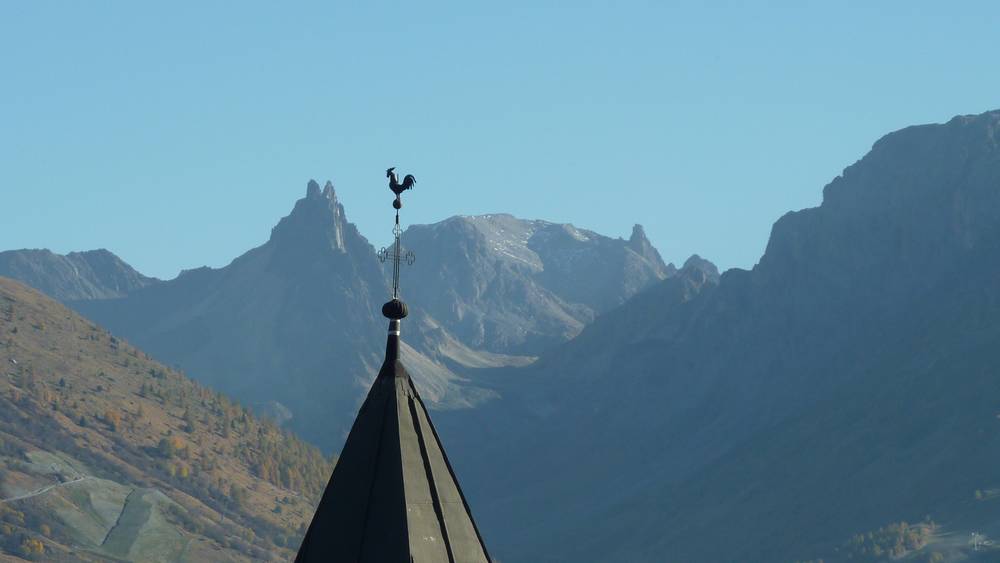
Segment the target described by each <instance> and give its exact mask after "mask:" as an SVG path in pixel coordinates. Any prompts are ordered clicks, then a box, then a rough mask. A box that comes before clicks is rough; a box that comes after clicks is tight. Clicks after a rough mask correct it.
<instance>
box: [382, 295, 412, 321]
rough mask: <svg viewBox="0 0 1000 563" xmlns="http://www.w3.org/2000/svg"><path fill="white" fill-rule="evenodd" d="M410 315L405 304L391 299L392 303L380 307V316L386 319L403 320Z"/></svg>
mask: <svg viewBox="0 0 1000 563" xmlns="http://www.w3.org/2000/svg"><path fill="white" fill-rule="evenodd" d="M409 314H410V310H409V308H407V306H406V303H403V302H402V301H400V300H399V299H393V300H392V301H390V302H388V303H386V304H385V305H382V316H384V317H385V318H387V319H397V320H399V319H403V318H406V315H409Z"/></svg>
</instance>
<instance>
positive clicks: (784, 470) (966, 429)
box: [437, 112, 1000, 562]
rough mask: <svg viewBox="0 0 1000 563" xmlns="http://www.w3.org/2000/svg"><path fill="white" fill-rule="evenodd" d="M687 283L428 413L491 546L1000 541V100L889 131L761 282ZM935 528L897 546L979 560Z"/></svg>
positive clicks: (727, 556)
mask: <svg viewBox="0 0 1000 563" xmlns="http://www.w3.org/2000/svg"><path fill="white" fill-rule="evenodd" d="M681 280H682V278H681V277H676V276H675V277H673V278H671V279H668V280H666V281H664V282H661V283H660V284H659V285H658V286H655V287H653V288H651V289H649V290H647V291H645V292H643V293H640V294H639V295H637V296H636V297H634V298H633V299H632V300H631V301H629V302H628V303H626V304H625V305H624V306H623V307H621V308H619V309H617V310H615V311H612V312H611V313H609V314H607V315H604V316H602V317H599V318H598V319H597V320H596V321H595V322H594V323H593V324H592V325H590V326H588V327H587V328H585V329H584V330H583V332H582V333H581V334H580V336H578V337H577V338H576V339H574V340H572V341H570V342H568V343H566V344H565V345H563V346H561V347H559V348H558V349H556V350H554V351H552V352H551V353H548V354H545V355H543V357H542V358H541V359H540V360H539V361H538V362H536V363H535V364H534V365H532V366H531V367H529V368H525V369H522V370H517V371H513V372H510V371H507V372H504V373H503V374H502V377H498V378H497V381H496V383H495V384H494V385H495V386H496V388H497V389H499V390H500V394H501V395H503V397H504V398H503V399H501V400H500V401H497V402H495V403H493V404H491V405H490V406H489V408H486V409H481V410H478V411H476V412H475V413H463V415H462V416H461V417H458V416H448V414H447V413H442V414H441V415H440V416H438V419H437V420H438V425H439V427H440V428H441V432H442V436H443V437H444V439H446V440H448V445H449V452H450V453H452V457H453V461H454V462H455V463H456V466H457V467H458V469H459V471H461V472H462V474H463V477H464V480H463V485H465V488H466V491H467V492H469V494H470V497H472V498H471V501H472V503H473V506H475V507H476V509H477V517H478V518H479V520H480V523H481V524H482V527H483V529H484V530H489V531H490V534H489V535H488V538H487V539H492V541H493V542H494V543H493V545H494V552H495V553H496V554H497V555H498V557H501V558H502V559H504V560H505V561H537V560H546V561H579V560H591V561H629V562H635V561H665V560H668V561H794V560H806V559H813V558H820V557H822V558H824V559H825V560H827V561H839V560H847V559H848V556H851V557H852V558H853V559H852V560H863V561H875V560H878V561H882V560H884V558H885V557H884V556H880V557H876V556H875V555H874V554H876V553H877V552H876V551H875V550H874V547H873V545H872V542H876V541H879V540H878V538H879V537H882V536H880V533H875V534H873V535H872V536H866V535H863V536H859V538H860V539H856V542H860V543H858V544H857V545H854V544H850V543H849V542H847V540H848V539H849V538H851V536H852V535H854V534H856V533H864V532H867V531H871V530H876V529H878V528H882V527H885V526H887V525H888V524H890V523H892V522H896V521H907V522H921V521H923V520H924V519H925V517H928V516H930V517H931V518H933V520H935V521H937V522H939V523H943V524H944V525H945V526H946V527H947V529H949V530H950V531H951V532H953V533H955V534H958V536H961V537H968V534H969V532H970V531H972V530H978V531H980V532H981V533H986V534H997V533H1000V504H998V500H997V497H996V495H995V494H994V493H992V492H989V491H995V490H996V488H997V486H998V485H1000V483H998V481H1000V478H998V477H997V474H996V468H997V467H998V466H1000V426H998V422H997V416H998V415H997V413H998V405H1000V403H998V400H1000V377H997V373H998V370H1000V345H998V342H1000V283H998V280H1000V112H992V113H988V114H984V115H980V116H970V117H958V118H955V119H953V120H951V121H949V122H948V123H947V124H944V125H925V126H919V127H910V128H907V129H903V130H901V131H898V132H895V133H892V134H890V135H887V136H886V137H884V138H883V139H881V140H879V141H878V142H877V143H875V145H874V146H873V148H872V150H871V152H870V153H869V154H868V155H867V156H865V157H864V158H863V159H862V160H860V161H859V162H857V163H856V164H854V165H852V166H850V167H848V168H847V169H846V170H844V173H843V175H842V176H840V177H838V178H836V179H835V180H834V181H833V182H831V183H830V184H829V185H828V186H827V187H826V188H825V189H824V193H823V203H822V205H821V206H820V207H817V208H813V209H806V210H803V211H799V212H795V213H789V214H787V215H785V216H784V217H782V218H781V219H780V220H779V221H778V222H777V223H775V225H774V228H773V231H772V234H771V238H770V241H769V244H768V246H767V250H766V252H765V254H764V256H763V257H762V258H761V260H760V263H759V264H758V265H757V266H755V267H754V269H753V270H752V271H745V270H730V271H728V272H726V273H724V274H723V275H722V277H721V280H720V281H719V283H718V285H712V284H707V285H706V286H705V287H704V288H703V289H702V290H701V291H698V292H692V291H689V290H688V289H687V288H686V287H685V284H689V283H690V282H688V281H684V282H682V281H681ZM484 381H485V380H484ZM505 404H506V406H505ZM514 408H516V409H518V410H517V411H516V412H517V416H511V415H510V414H509V413H508V412H505V410H510V409H514ZM512 458H516V461H512ZM977 490H978V491H979V493H976V491H977ZM974 493H975V494H974ZM899 529H903V528H902V527H895V528H891V529H890V528H883V532H884V534H886V535H892V534H891V533H890V532H887V531H886V530H897V531H898V530H899ZM909 529H910V530H912V528H909ZM922 529H923V530H929V529H930V527H929V526H928V527H925V528H922ZM958 536H956V537H958ZM895 541H896V540H892V541H890V542H889V544H888V545H889V547H886V546H881V547H880V549H881V550H883V553H886V554H888V553H890V551H887V550H890V549H897V548H896V545H895ZM931 541H932V543H931V544H930V545H928V546H925V547H921V546H922V543H921V541H919V538H918V539H917V540H914V541H913V542H912V544H911V543H908V542H909V540H908V539H906V538H902V539H900V540H899V546H900V547H899V548H898V550H899V553H903V552H908V551H912V550H914V549H916V550H919V551H921V553H922V554H921V555H920V557H923V558H924V559H920V560H936V559H930V556H931V554H932V552H934V551H939V552H941V553H942V554H945V555H947V560H949V561H950V560H956V561H957V560H964V559H963V558H966V557H971V556H972V555H974V554H973V553H972V552H971V550H965V548H964V547H963V545H964V544H962V542H957V543H956V542H951V543H949V542H950V540H948V536H941V537H932V538H931ZM852 546H853V547H852ZM862 550H867V551H865V553H864V554H863V553H862V552H861V551H862ZM991 553H992V554H993V556H994V557H995V555H996V553H995V552H991ZM897 555H898V553H897ZM990 560H992V559H990Z"/></svg>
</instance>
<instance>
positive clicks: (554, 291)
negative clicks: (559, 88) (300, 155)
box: [71, 182, 673, 448]
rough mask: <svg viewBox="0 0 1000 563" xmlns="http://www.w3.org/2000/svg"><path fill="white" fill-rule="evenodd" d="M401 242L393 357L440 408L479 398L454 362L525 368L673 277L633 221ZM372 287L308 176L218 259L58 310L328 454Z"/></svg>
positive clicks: (365, 250) (371, 266)
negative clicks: (240, 251)
mask: <svg viewBox="0 0 1000 563" xmlns="http://www.w3.org/2000/svg"><path fill="white" fill-rule="evenodd" d="M404 245H406V246H407V247H409V248H412V249H414V250H415V251H416V253H417V254H418V256H419V257H418V260H417V263H416V264H415V265H414V266H413V267H412V268H407V270H406V271H405V272H404V273H403V276H404V278H403V281H404V283H403V296H404V298H405V299H407V300H408V301H409V302H410V304H411V311H412V312H411V316H410V318H409V319H407V321H406V323H405V325H404V330H405V331H406V337H405V338H404V342H405V345H404V348H405V349H404V351H403V353H404V357H406V359H407V365H408V368H409V369H410V371H411V373H412V374H413V375H414V377H415V378H416V380H417V382H418V384H419V385H420V386H421V392H422V393H424V396H425V397H426V398H427V399H428V400H429V401H431V402H432V403H433V404H436V405H438V406H441V407H463V406H465V407H467V406H473V405H476V404H479V403H481V402H482V401H484V400H486V399H488V398H490V397H493V396H495V393H494V392H492V391H487V390H484V389H482V388H481V387H479V386H478V385H475V384H474V382H470V381H469V380H468V377H467V376H466V375H465V374H467V373H468V371H469V370H470V369H472V368H483V367H498V366H509V365H523V364H525V363H528V362H530V361H531V358H530V357H529V356H528V355H530V354H533V353H536V352H537V351H539V350H541V349H544V348H545V347H546V346H548V345H552V344H554V343H558V342H563V341H565V340H567V339H568V338H570V337H571V336H573V335H575V334H576V333H577V332H579V330H580V328H581V327H582V326H583V324H584V323H585V322H588V321H590V320H591V319H593V318H594V316H595V315H596V314H598V313H599V312H602V311H604V310H607V309H608V308H610V307H612V306H614V305H615V304H617V303H619V302H621V301H623V300H624V299H626V298H627V297H628V296H630V295H631V294H633V293H635V292H636V291H638V290H639V289H641V288H643V287H646V286H648V285H649V284H650V283H653V282H655V281H658V280H659V279H661V278H663V277H665V276H668V275H670V274H671V272H673V268H672V266H666V265H664V264H663V262H662V260H660V257H659V255H658V254H657V252H656V250H654V249H653V248H652V245H650V244H649V241H648V240H646V238H645V236H644V234H643V233H642V230H641V228H639V227H637V228H636V229H635V231H634V232H633V235H632V237H631V239H630V240H628V241H625V240H621V239H610V238H607V237H603V236H601V235H598V234H596V233H593V232H590V231H583V230H577V229H575V228H574V227H572V226H570V225H555V224H551V223H547V222H544V221H522V220H518V219H515V218H513V217H510V216H496V215H495V216H488V217H474V218H468V217H464V218H454V219H449V220H447V221H444V222H442V223H439V224H436V225H425V226H414V227H412V228H410V229H408V230H407V232H406V233H405V234H404ZM515 253H516V256H517V258H512V257H511V256H512V255H514V254H515ZM519 260H525V261H528V262H526V263H521V262H519ZM386 280H387V275H386V272H384V271H383V265H381V264H379V262H378V260H377V258H376V254H375V249H374V248H373V247H372V246H371V245H370V244H369V243H368V241H367V240H366V239H365V238H364V237H363V236H361V234H360V233H359V232H358V230H357V229H356V228H355V226H354V225H353V224H351V223H349V222H348V221H347V219H346V217H345V213H344V208H343V206H342V205H341V204H340V203H339V202H338V200H337V197H336V193H335V191H334V189H333V186H332V185H330V184H329V183H328V184H327V186H326V188H325V189H323V190H320V188H319V185H318V184H316V183H315V182H310V183H309V185H308V189H307V194H306V197H305V198H303V199H301V200H299V201H298V202H297V203H296V204H295V208H294V209H293V211H292V213H291V214H290V215H289V216H287V217H285V218H284V219H282V220H281V222H280V223H279V224H278V225H277V226H276V227H275V228H274V230H273V231H272V234H271V237H270V240H269V241H268V242H267V243H265V244H264V245H262V246H260V247H258V248H255V249H253V250H251V251H249V252H247V253H246V254H244V255H243V256H240V257H239V258H237V259H235V260H234V261H233V262H232V263H231V264H229V265H228V266H226V267H224V268H220V269H210V268H201V269H196V270H191V271H186V272H184V273H182V274H181V275H180V276H179V277H178V278H177V279H174V280H170V281H167V282H162V283H159V284H155V285H152V286H149V287H144V288H141V289H138V290H135V291H132V292H130V293H129V294H128V295H127V296H125V297H122V298H118V299H105V300H93V299H88V300H78V301H72V302H71V305H72V306H73V307H74V308H76V309H78V310H79V311H81V312H83V313H84V314H85V315H87V316H89V317H90V318H93V319H95V320H97V321H98V322H101V323H102V324H105V325H106V326H108V327H110V328H111V329H112V330H114V331H115V332H116V333H118V334H121V335H123V336H125V337H127V338H129V339H130V340H131V341H133V342H135V343H136V344H138V345H140V346H142V347H143V348H144V349H146V350H148V351H149V352H150V353H152V354H153V355H154V356H155V357H157V358H159V359H161V360H163V361H166V362H169V363H171V364H173V365H177V366H179V367H181V368H183V369H184V370H186V371H188V372H190V373H192V374H194V375H195V376H196V377H198V378H199V379H200V380H201V381H203V382H204V383H206V384H208V385H210V386H212V387H214V388H216V389H221V390H224V391H226V392H227V393H229V394H232V395H234V396H235V397H237V398H239V399H240V400H242V401H245V402H247V403H248V404H251V405H256V407H257V408H258V410H259V411H260V412H271V411H273V410H275V408H279V409H280V410H281V412H282V413H283V415H284V416H283V418H285V417H287V416H288V415H289V414H290V416H291V419H290V420H289V421H288V424H289V425H290V426H291V427H292V428H294V429H295V430H296V431H298V432H299V433H300V434H302V435H303V436H305V437H306V438H308V439H309V440H311V441H313V442H314V443H318V444H321V445H323V446H324V447H325V448H336V447H338V446H339V445H340V443H341V440H342V439H343V437H344V435H346V431H347V429H348V427H349V424H350V422H351V421H352V420H353V417H354V414H355V411H356V409H357V407H358V405H359V402H360V400H361V399H362V398H363V396H364V392H365V391H366V389H367V386H368V384H369V382H370V380H371V378H372V377H374V373H375V370H374V367H375V366H376V362H377V361H378V359H379V357H380V354H381V352H382V346H383V342H384V332H385V320H384V319H383V318H382V317H381V315H380V314H379V310H380V308H381V304H382V303H383V302H384V301H385V300H386V299H387V298H388V294H389V291H388V287H387V283H386ZM275 402H277V403H278V404H277V405H275ZM285 409H287V410H285Z"/></svg>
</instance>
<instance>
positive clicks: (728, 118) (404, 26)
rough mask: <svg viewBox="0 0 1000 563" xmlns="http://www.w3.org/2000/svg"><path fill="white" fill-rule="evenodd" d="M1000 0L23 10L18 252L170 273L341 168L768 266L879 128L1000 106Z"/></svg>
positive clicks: (15, 212)
mask: <svg viewBox="0 0 1000 563" xmlns="http://www.w3.org/2000/svg"><path fill="white" fill-rule="evenodd" d="M998 29H1000V3H996V2H913V1H906V2H883V1H879V2H871V1H865V2H807V1H792V2H756V3H750V2H746V3H740V2H687V3H676V2H665V1H650V2H640V1H625V0H619V1H615V2H587V1H579V2H568V1H562V2H546V1H541V0H531V1H505V2H467V1H466V2H450V3H441V2H381V1H368V2H333V1H327V2H314V3H307V2H131V1H120V2H80V1H75V0H74V1H67V2H46V1H32V2H4V3H2V4H0V249H11V248H22V247H32V248H37V247H48V248H51V249H53V250H55V251H57V252H68V251H70V250H83V249H90V248H98V247H106V248H108V249H110V250H112V251H114V252H116V253H118V254H119V255H121V256H122V257H123V258H124V259H125V260H126V261H128V262H129V263H131V264H132V265H134V266H136V267H137V268H138V269H139V270H140V271H142V272H144V273H147V274H150V275H156V276H159V277H173V276H175V275H176V274H177V273H178V271H179V270H180V269H182V268H191V267H197V266H200V265H206V264H207V265H210V266H221V265H224V264H226V263H228V262H229V261H230V260H231V259H232V258H234V257H235V256H237V255H239V254H240V253H242V252H244V251H246V250H248V249H249V248H251V247H253V246H256V245H258V244H260V243H262V242H263V241H264V240H266V239H267V237H268V235H269V232H270V228H271V227H272V226H273V225H274V224H275V223H276V222H277V220H278V219H279V218H280V217H282V216H283V215H285V214H287V212H288V211H289V210H290V209H291V207H292V205H293V203H294V201H295V200H296V199H297V198H299V197H302V195H303V194H304V193H305V185H306V181H307V180H308V179H309V178H316V179H317V180H319V181H320V183H322V182H324V181H325V180H327V179H331V180H333V182H334V184H335V185H336V187H337V191H338V194H339V195H340V198H341V200H342V201H343V202H344V204H345V206H346V209H347V215H348V217H349V218H350V219H351V220H352V221H354V222H355V223H357V224H358V226H359V227H360V229H361V231H362V233H364V234H365V235H366V236H367V237H368V238H369V239H370V240H371V241H372V242H373V243H374V244H376V246H378V245H380V244H382V243H384V242H386V241H387V240H388V239H389V238H390V237H391V224H390V223H391V219H390V214H391V208H390V207H389V202H390V195H388V194H389V192H388V190H387V189H386V187H385V178H384V175H383V174H384V170H385V168H387V167H388V166H391V165H397V166H398V167H399V169H400V170H401V171H402V172H404V173H408V172H412V173H414V174H415V175H416V176H417V178H418V184H417V187H416V190H415V191H414V192H411V194H409V195H408V197H407V200H406V201H407V206H406V208H405V212H406V213H405V215H404V222H406V223H428V222H433V221H437V220H440V219H443V218H445V217H448V216H450V215H455V214H479V213H490V212H509V213H513V214H515V215H517V216H520V217H525V218H541V219H548V220H553V221H560V222H572V223H574V224H576V225H578V226H580V227H585V228H589V229H593V230H596V231H598V232H601V233H603V234H607V235H611V236H622V237H627V236H628V235H629V233H630V230H631V226H632V224H633V223H642V224H643V225H644V226H645V227H646V231H647V233H648V234H649V236H650V238H651V239H652V241H653V243H654V244H655V245H656V246H657V248H659V249H660V251H661V253H662V254H663V255H664V258H665V259H667V260H673V261H682V260H683V259H684V258H685V257H686V256H687V255H689V254H691V253H700V254H701V255H703V256H704V257H706V258H709V259H711V260H713V261H715V262H716V263H717V264H719V265H720V266H723V267H732V266H741V267H750V266H752V265H753V264H754V263H755V262H756V261H757V259H758V258H759V256H760V254H761V252H762V251H763V249H764V246H765V244H766V241H767V237H768V234H769V232H770V228H771V224H772V223H773V222H774V220H775V219H777V218H778V217H779V216H781V215H782V214H783V213H785V212H786V211H788V210H793V209H800V208H803V207H810V206H814V205H817V204H818V203H819V202H820V197H821V189H822V187H823V186H824V185H825V184H826V183H827V182H829V181H830V180H831V179H832V178H833V177H834V176H836V175H837V174H839V173H840V171H841V170H842V169H843V168H844V167H845V166H847V165H849V164H851V163H852V162H854V161H855V160H857V159H858V158H860V157H861V156H863V155H864V154H865V152H867V150H868V149H869V148H870V146H871V144H872V143H873V142H874V141H875V140H876V139H877V138H878V137H880V136H881V135H883V134H885V133H887V132H889V131H892V130H895V129H899V128H901V127H904V126H906V125H910V124H917V123H926V122H940V121H945V120H947V119H949V118H951V117H952V116H954V115H957V114H968V113H980V112H983V111H986V110H990V109H996V108H998V107H1000V72H998V71H997V69H998V63H997V55H998V54H1000V33H998V32H997V30H998Z"/></svg>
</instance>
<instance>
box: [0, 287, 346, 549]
mask: <svg viewBox="0 0 1000 563" xmlns="http://www.w3.org/2000/svg"><path fill="white" fill-rule="evenodd" d="M0 335H2V336H0V359H2V362H3V366H2V372H0V373H2V374H3V377H2V378H0V496H2V502H0V520H2V525H0V532H2V538H0V548H2V551H3V552H5V553H7V554H10V555H11V556H18V557H23V558H28V559H35V560H46V561H50V560H57V561H58V560H61V561H95V560H97V561H99V560H119V559H130V560H141V561H176V560H186V561H243V560H251V559H252V560H287V559H289V558H290V557H291V556H292V554H293V551H292V550H294V549H295V548H296V547H297V546H298V542H299V539H300V537H301V535H302V533H303V532H304V526H305V525H306V524H307V523H308V520H309V518H310V517H311V515H312V510H313V507H314V504H315V502H316V501H317V500H318V495H319V494H320V493H321V492H322V489H323V486H324V485H325V483H326V480H327V478H328V476H329V474H330V472H331V470H332V463H331V460H330V459H327V458H325V457H324V456H323V455H322V454H321V453H320V452H319V450H318V449H316V448H315V447H313V446H309V445H307V444H305V443H303V442H301V441H300V440H298V439H297V438H295V437H294V436H292V435H291V434H289V433H288V432H286V431H283V430H280V429H279V428H277V427H276V426H275V425H274V424H273V423H272V422H269V421H267V420H260V419H258V418H256V417H255V416H253V415H252V414H251V413H250V412H249V411H248V410H247V409H246V408H245V407H243V406H240V405H239V404H236V403H235V402H233V401H231V400H229V399H228V398H226V397H225V396H223V395H221V394H219V393H217V392H214V391H211V390H209V389H207V388H205V387H202V386H200V385H198V384H196V383H194V382H192V381H191V380H189V379H188V378H187V377H185V376H184V375H183V374H181V373H178V372H176V371H174V370H172V369H170V368H167V367H165V366H163V365H162V364H159V363H157V362H155V361H152V360H151V359H149V357H148V356H147V355H146V354H145V353H143V352H142V351H140V350H138V349H136V348H135V347H133V346H131V345H130V344H128V343H127V342H125V341H123V340H121V339H119V338H117V337H115V336H114V335H112V334H110V333H108V332H107V331H105V330H104V329H102V328H100V327H98V326H96V325H94V324H93V323H91V322H89V321H87V320H85V319H83V318H81V317H79V316H78V315H77V314H75V313H74V312H72V311H70V310H69V309H67V308H65V307H64V306H62V305H60V304H58V303H56V302H55V301H53V300H51V299H50V298H48V297H45V296H43V295H41V294H40V293H38V292H37V291H35V290H32V289H29V288H27V287H25V286H23V285H21V284H19V283H17V282H14V281H12V280H9V279H6V278H0Z"/></svg>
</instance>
